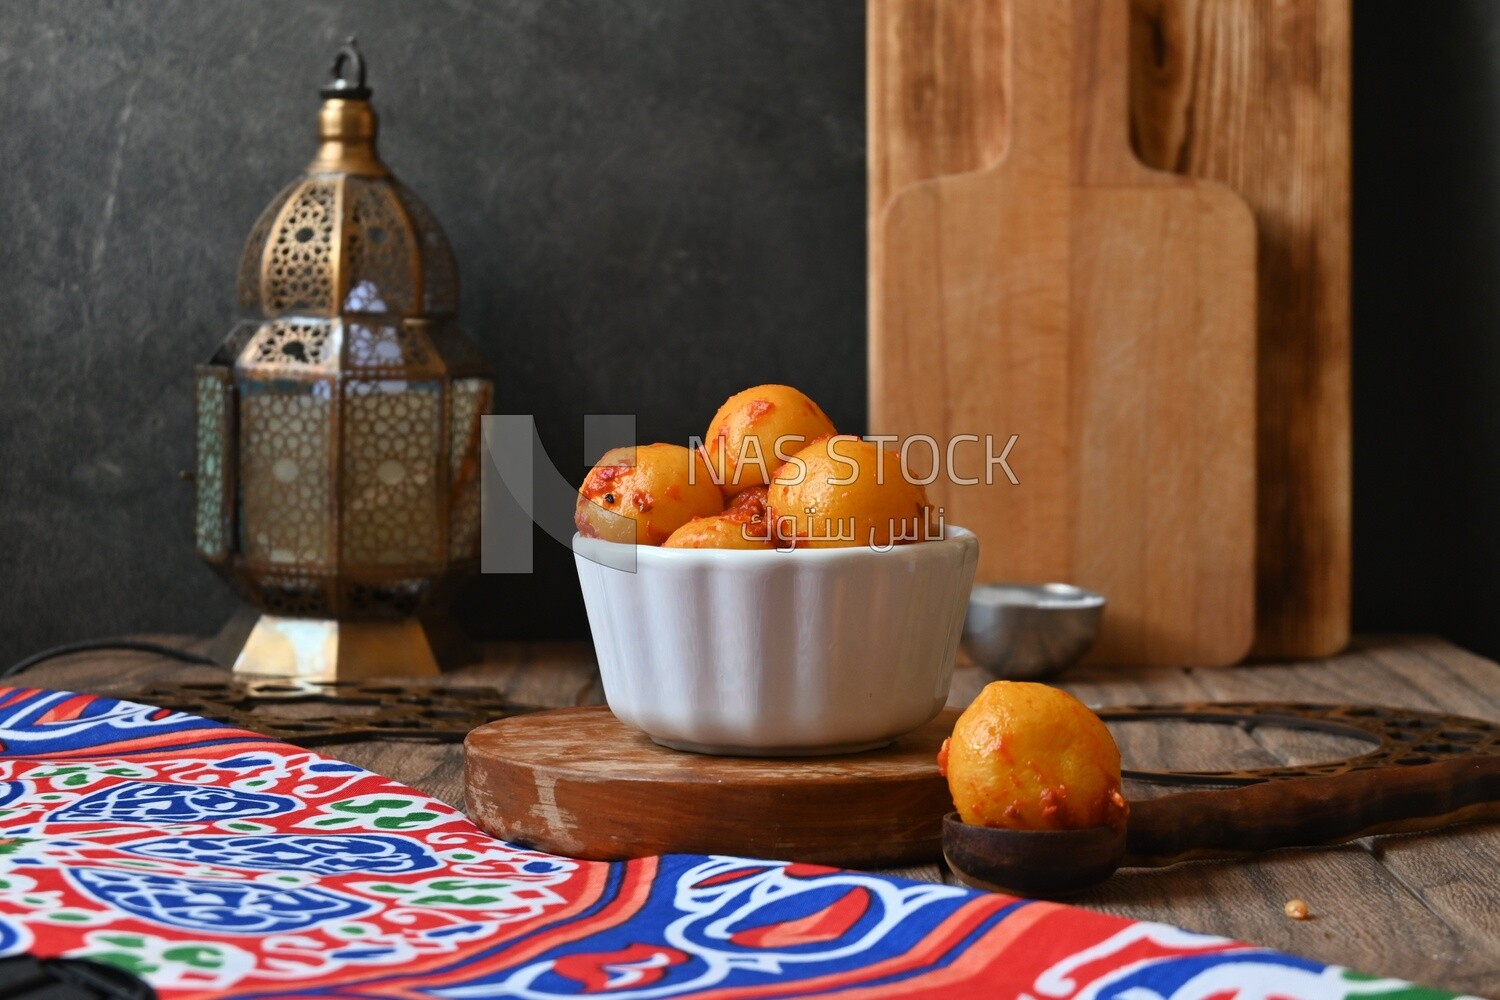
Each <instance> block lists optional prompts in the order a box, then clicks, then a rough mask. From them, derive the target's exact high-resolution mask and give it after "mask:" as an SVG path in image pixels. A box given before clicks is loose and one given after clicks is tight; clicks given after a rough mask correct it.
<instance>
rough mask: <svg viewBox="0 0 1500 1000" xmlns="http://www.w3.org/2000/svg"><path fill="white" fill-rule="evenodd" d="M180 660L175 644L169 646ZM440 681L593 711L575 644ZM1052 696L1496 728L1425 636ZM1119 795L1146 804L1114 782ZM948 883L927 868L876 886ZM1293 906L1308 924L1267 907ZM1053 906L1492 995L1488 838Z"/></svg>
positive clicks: (1493, 855) (1241, 864) (1499, 914)
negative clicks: (1343, 712)
mask: <svg viewBox="0 0 1500 1000" xmlns="http://www.w3.org/2000/svg"><path fill="white" fill-rule="evenodd" d="M179 641H181V642H182V643H183V644H184V645H193V644H194V643H193V642H192V641H190V640H179ZM24 676H25V682H26V683H27V684H28V685H34V686H38V687H51V688H62V689H68V690H75V691H87V692H94V693H99V694H120V693H123V692H128V691H130V690H132V689H134V688H137V687H139V686H141V685H143V684H145V683H148V682H161V681H191V680H212V679H221V678H222V677H223V674H222V672H221V671H218V670H216V669H215V668H211V667H197V666H189V665H185V664H179V663H175V662H172V661H167V660H163V659H161V658H158V657H153V656H149V655H144V654H134V653H115V652H111V653H87V654H79V655H75V656H72V657H69V658H66V659H59V660H55V661H51V662H48V663H45V664H42V665H40V666H38V667H36V668H34V669H33V670H31V671H30V672H28V673H27V674H26V675H24ZM987 679H988V678H987V677H985V676H984V675H983V674H981V673H980V672H979V671H978V670H976V669H974V668H973V667H969V666H964V665H961V666H960V668H959V669H958V671H957V672H956V674H955V679H954V684H953V694H952V698H951V703H952V704H955V705H964V704H967V703H968V701H969V700H970V699H971V698H972V697H973V696H974V695H975V693H976V692H977V691H978V690H979V689H980V688H981V687H982V686H983V685H984V683H985V681H986V680H987ZM444 683H447V684H454V683H459V684H474V685H482V686H489V687H494V688H497V689H499V690H500V691H501V692H503V693H504V694H506V695H508V696H509V697H512V698H514V699H516V700H517V701H522V702H528V703H532V704H542V705H557V706H564V705H581V704H593V703H597V702H599V701H601V700H602V698H603V691H602V689H601V687H600V685H599V680H598V674H597V670H596V667H595V664H594V660H593V653H592V650H591V649H590V647H588V646H587V645H584V644H563V643H559V644H537V645H519V644H517V645H504V644H503V645H495V646H492V647H488V648H487V650H486V659H485V662H484V663H482V664H476V665H474V666H470V667H465V668H462V669H460V670H457V671H455V672H453V673H450V674H448V675H447V676H446V677H445V678H444ZM1062 686H1063V687H1066V688H1067V689H1068V690H1070V691H1072V692H1073V693H1074V694H1076V695H1078V696H1079V697H1080V698H1082V699H1083V700H1084V701H1086V702H1088V703H1089V704H1090V705H1093V706H1096V707H1097V706H1102V705H1107V704H1132V703H1142V702H1168V701H1194V700H1238V699H1264V700H1278V701H1280V700H1297V701H1313V702H1359V703H1366V704H1386V705H1394V706H1405V707H1412V708H1420V709H1432V710H1441V711H1447V712H1455V713H1460V714H1464V715H1471V716H1476V717H1479V718H1483V719H1489V720H1500V665H1496V664H1495V663H1493V662H1491V661H1489V660H1486V659H1483V658H1481V657H1478V656H1475V655H1473V654H1471V653H1468V652H1465V651H1464V650H1461V649H1459V648H1458V647H1456V646H1453V645H1452V644H1450V643H1447V642H1444V641H1442V640H1440V639H1434V638H1427V637H1399V638H1380V639H1365V640H1360V641H1357V642H1356V643H1355V644H1354V646H1353V647H1352V648H1351V649H1350V650H1349V651H1348V652H1347V653H1345V654H1344V655H1342V656H1338V657H1335V658H1333V659H1331V660H1326V661H1321V662H1316V663H1291V664H1277V665H1261V666H1251V667H1240V668H1237V669H1232V670H1154V671H1129V672H1126V671H1118V670H1117V671H1111V670H1107V669H1102V668H1095V669H1090V670H1086V671H1079V672H1072V673H1069V674H1067V675H1065V676H1064V678H1063V681H1062ZM1112 728H1113V729H1114V730H1115V733H1116V737H1117V739H1118V740H1119V742H1120V747H1121V751H1122V753H1123V754H1124V757H1125V761H1126V763H1127V766H1132V767H1138V768H1163V767H1166V768H1172V767H1176V768H1189V767H1191V768H1218V769H1222V768H1231V767H1258V766H1266V765H1276V764H1293V763H1307V762H1310V761H1313V760H1316V759H1320V758H1321V759H1330V758H1337V757H1346V756H1349V755H1350V754H1351V753H1355V752H1360V751H1361V750H1362V749H1363V748H1364V744H1360V743H1357V742H1355V741H1352V740H1348V739H1345V738H1342V737H1332V736H1327V735H1322V734H1316V733H1307V732H1298V731H1291V730H1275V729H1269V728H1265V727H1262V728H1258V729H1256V730H1253V731H1248V732H1247V731H1245V730H1242V729H1239V728H1236V727H1231V726H1209V725H1194V724H1191V723H1166V724H1158V723H1152V724H1142V723H1134V724H1129V723H1127V724H1122V725H1116V726H1112ZM324 752H325V753H328V754H329V755H330V756H335V757H339V758H342V759H344V760H348V761H351V762H353V763H356V764H360V765H362V766H364V767H367V768H369V769H370V770H373V771H377V772H379V773H381V774H385V775H388V776H390V777H392V778H395V779H398V780H400V781H403V782H405V783H407V784H409V785H411V786H413V787H415V788H418V789H421V790H422V791H425V792H427V793H428V794H431V795H433V796H434V797H436V798H439V799H441V800H443V801H445V802H448V803H451V804H453V805H455V806H458V807H459V808H462V807H463V757H462V749H461V747H460V746H459V745H458V744H414V743H395V742H380V741H374V740H372V741H365V742H357V743H346V744H341V745H337V746H332V747H328V748H326V749H325V750H324ZM1127 792H1128V793H1129V794H1130V795H1131V796H1134V797H1139V796H1143V795H1149V794H1155V793H1156V792H1155V790H1153V789H1152V788H1151V787H1150V786H1135V785H1132V786H1131V787H1129V788H1128V789H1127ZM892 874H899V875H903V876H907V877H910V878H916V879H923V880H927V881H951V880H952V876H951V875H950V874H949V873H948V872H947V871H946V870H944V869H943V868H942V867H941V866H939V865H927V866H923V867H920V868H907V869H899V870H895V871H893V872H892ZM1294 898H1295V899H1303V900H1306V901H1307V903H1308V905H1309V907H1310V908H1311V910H1312V913H1313V918H1312V919H1311V920H1307V921H1294V920H1290V919H1288V918H1287V917H1286V916H1285V915H1284V914H1283V912H1282V907H1283V906H1284V904H1285V903H1286V902H1287V901H1288V900H1290V899H1294ZM1070 902H1073V903H1075V904H1077V905H1080V906H1085V907H1089V908H1092V909H1097V910H1102V911H1105V912H1108V913H1117V914H1121V915H1124V916H1128V917H1134V918H1137V919H1143V920H1159V921H1163V922H1166V923H1170V924H1175V925H1177V926H1180V927H1185V928H1187V929H1189V930H1194V931H1202V932H1207V933H1212V934H1222V935H1224V936H1227V937H1233V938H1239V939H1242V940H1245V941H1251V942H1254V943H1257V944H1262V945H1267V946H1270V947H1272V948H1277V949H1282V950H1285V951H1290V952H1294V953H1297V954H1302V955H1307V956H1310V957H1312V958H1316V959H1321V960H1323V961H1327V962H1335V963H1338V964H1341V965H1348V966H1352V967H1354V968H1357V969H1362V970H1364V971H1367V972H1374V973H1384V974H1388V975H1395V976H1401V977H1404V978H1407V979H1411V980H1414V981H1417V982H1420V983H1426V984H1428V985H1432V986H1439V987H1444V988H1447V989H1451V990H1455V991H1458V992H1466V993H1472V994H1478V995H1481V996H1496V997H1500V824H1480V825H1470V826H1463V827H1455V828H1452V829H1449V830H1447V831H1444V832H1441V833H1432V834H1413V835H1406V836H1391V837H1374V838H1367V839H1365V840H1360V841H1356V842H1353V843H1350V844H1345V845H1343V846H1340V847H1333V848H1322V849H1309V850H1291V851H1280V852H1276V853H1273V854H1269V855H1264V856H1262V857H1260V858H1257V859H1253V860H1248V861H1203V862H1195V863H1191V864H1183V865H1177V866H1175V867H1172V868H1166V869H1158V870H1146V869H1138V870H1134V871H1123V872H1120V873H1118V874H1117V875H1115V876H1114V877H1113V878H1112V879H1110V880H1109V882H1107V883H1106V884H1105V885H1103V886H1100V887H1098V888H1096V889H1093V890H1090V891H1088V892H1086V893H1084V894H1081V895H1079V896H1076V897H1073V898H1072V899H1071V900H1070Z"/></svg>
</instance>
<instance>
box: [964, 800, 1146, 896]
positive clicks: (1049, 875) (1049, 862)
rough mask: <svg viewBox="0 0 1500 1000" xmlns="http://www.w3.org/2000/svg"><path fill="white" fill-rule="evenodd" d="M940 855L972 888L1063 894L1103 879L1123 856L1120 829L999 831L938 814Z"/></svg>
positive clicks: (1015, 893)
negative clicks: (940, 821) (940, 823)
mask: <svg viewBox="0 0 1500 1000" xmlns="http://www.w3.org/2000/svg"><path fill="white" fill-rule="evenodd" d="M943 857H944V858H945V859H947V861H948V867H949V868H951V869H953V873H954V874H955V875H957V876H958V877H959V878H961V879H962V880H963V881H964V882H965V883H967V884H969V885H971V886H973V887H974V888H976V889H989V890H992V891H995V892H1004V893H1009V894H1010V895H1013V896H1030V897H1041V898H1047V897H1053V896H1066V895H1067V894H1069V893H1072V892H1077V891H1079V890H1080V889H1087V888H1088V887H1089V886H1091V885H1096V884H1098V883H1100V882H1103V881H1104V880H1105V879H1107V878H1109V877H1110V876H1111V875H1113V874H1114V872H1115V869H1116V868H1118V867H1120V862H1121V861H1122V860H1123V859H1124V857H1125V828H1124V827H1123V826H1122V827H1111V826H1095V827H1090V828H1088V829H1086V830H1000V829H994V828H992V827H987V826H974V825H972V824H969V823H965V822H964V821H963V820H961V819H959V818H958V813H956V812H951V813H949V814H948V815H946V816H944V817H943Z"/></svg>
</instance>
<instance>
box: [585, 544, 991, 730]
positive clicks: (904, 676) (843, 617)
mask: <svg viewBox="0 0 1500 1000" xmlns="http://www.w3.org/2000/svg"><path fill="white" fill-rule="evenodd" d="M573 552H574V560H575V562H576V563H577V565H578V579H579V582H580V583H581V584H582V586H583V600H584V604H585V606H586V607H587V609H588V616H589V628H590V629H591V630H592V631H593V633H594V647H595V650H596V651H597V652H598V655H599V672H600V675H601V676H602V678H603V681H604V696H605V698H606V700H607V701H608V702H609V707H610V708H611V709H613V710H614V713H615V715H617V716H618V717H619V718H620V719H621V720H622V721H623V722H626V723H628V724H630V725H633V726H636V727H638V728H640V729H642V730H644V731H645V732H646V734H647V735H648V736H650V737H651V738H652V739H653V740H655V741H656V742H657V743H661V744H663V745H665V746H669V747H675V748H677V749H680V750H696V751H699V752H701V753H715V754H740V755H748V756H793V755H804V754H807V755H810V754H831V753H852V752H854V751H856V750H868V749H871V748H873V747H878V746H884V745H885V744H887V743H889V742H890V741H892V740H894V739H895V738H896V737H898V736H900V735H902V734H903V733H907V732H910V731H911V730H913V729H915V728H917V727H918V726H920V725H922V724H923V723H925V722H927V721H928V720H930V719H932V718H933V717H934V716H936V715H937V713H938V712H939V711H941V710H942V708H943V704H944V702H945V701H946V700H947V698H948V683H949V681H950V679H951V678H952V674H953V658H954V655H955V654H956V653H957V650H958V641H959V636H960V634H961V633H962V631H963V623H964V613H965V610H966V609H967V607H968V602H969V589H970V587H971V586H972V584H973V582H974V567H975V564H976V562H977V561H978V558H979V540H978V539H977V538H975V537H974V534H973V533H972V532H970V531H966V530H965V529H963V528H957V527H949V528H948V529H947V533H946V535H945V536H944V538H943V539H942V540H941V541H932V542H922V543H920V544H915V545H901V546H897V547H896V548H894V549H891V550H890V551H887V552H877V551H874V550H872V549H870V548H868V547H865V546H858V547H854V548H843V549H798V550H795V551H791V552H777V551H740V550H727V549H664V548H655V547H651V546H639V547H637V546H627V545H621V544H619V543H617V542H606V541H602V540H600V539H597V538H584V537H582V536H581V535H574V536H573ZM632 559H633V562H634V565H633V571H632V569H631V562H632Z"/></svg>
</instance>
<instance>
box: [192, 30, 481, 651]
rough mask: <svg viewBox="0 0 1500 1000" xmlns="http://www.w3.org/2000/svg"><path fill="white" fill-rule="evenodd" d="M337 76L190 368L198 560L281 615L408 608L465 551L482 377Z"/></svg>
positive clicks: (435, 268)
mask: <svg viewBox="0 0 1500 1000" xmlns="http://www.w3.org/2000/svg"><path fill="white" fill-rule="evenodd" d="M350 65H352V66H354V67H355V68H356V69H357V71H358V72H359V74H360V79H359V80H358V82H357V83H356V82H353V81H350V80H346V79H343V78H342V77H340V79H338V80H336V81H335V83H334V84H332V85H330V86H329V87H327V88H325V89H324V96H325V100H324V102H323V107H322V109H321V111H320V113H319V116H318V139H319V143H320V144H319V147H318V151H317V155H316V156H315V158H314V159H313V162H312V163H311V164H310V165H309V167H308V170H307V172H306V173H305V174H304V175H303V176H302V177H300V178H298V179H297V180H295V181H293V182H292V183H291V184H289V185H288V186H287V187H285V188H284V189H282V191H281V192H280V193H279V194H277V195H276V197H275V198H274V199H273V200H272V202H271V204H270V205H269V206H267V208H266V210H265V211H264V212H263V213H262V214H261V216H260V218H259V219H258V220H257V221H256V223H255V225H254V227H253V228H252V229H251V231H250V236H249V239H248V240H247V242H246V245H245V252H244V255H243V257H242V258H241V262H240V268H239V275H238V302H239V309H240V312H241V314H242V317H243V318H242V319H241V320H240V322H238V323H237V324H236V325H235V327H234V328H233V330H232V331H231V333H230V335H229V337H228V338H226V340H225V341H224V342H223V344H221V345H220V347H219V349H218V350H217V351H216V352H215V353H214V355H213V357H212V358H211V359H210V361H209V362H208V363H207V364H205V365H202V366H200V367H199V369H198V380H197V410H198V467H197V476H196V481H197V488H198V503H197V507H196V532H195V535H196V539H197V548H198V553H199V555H200V556H201V557H202V558H203V559H204V560H206V561H207V562H208V563H209V564H210V565H212V566H214V567H215V568H216V569H217V570H219V571H220V572H221V573H222V574H223V575H224V576H226V577H227V578H228V579H230V580H231V581H232V582H233V583H234V584H235V585H236V586H237V588H238V589H239V591H240V592H241V594H242V595H243V596H244V597H245V598H246V599H247V600H249V601H250V602H252V603H253V604H255V605H256V606H257V607H259V608H261V609H262V610H263V611H266V612H269V613H272V614H275V615H278V616H281V617H283V618H284V617H288V616H290V617H299V616H300V617H316V618H326V619H334V620H338V621H355V620H392V619H397V618H401V617H404V616H409V615H411V614H413V613H414V612H416V611H417V610H419V609H421V608H422V606H423V605H424V604H425V603H426V602H427V601H429V600H430V599H431V598H432V597H433V595H434V594H440V593H442V592H444V591H445V590H446V589H448V588H447V587H446V584H449V583H451V582H452V581H453V580H454V579H456V578H459V577H462V576H464V575H466V574H468V573H471V572H473V571H474V569H475V568H476V567H477V560H478V522H479V494H478V470H479V448H480V444H481V441H480V435H479V417H480V415H481V414H483V413H485V412H487V411H488V409H489V406H490V403H491V400H492V396H493V388H492V382H491V376H490V372H489V369H488V367H487V366H486V364H485V363H484V360H483V359H482V358H481V357H480V355H479V353H478V352H477V351H476V350H475V349H474V347H473V345H472V344H471V343H469V342H468V340H467V338H465V337H464V336H463V334H462V333H461V332H460V331H459V330H458V329H457V326H456V324H455V321H454V316H455V314H456V312H457V310H458V272H457V268H456V266H455V264H454V260H453V253H452V250H451V249H450V248H449V246H448V241H447V239H446V238H445V237H444V235H443V232H442V228H441V227H440V226H439V225H438V223H437V220H436V219H435V218H434V217H433V215H432V212H431V211H430V210H428V208H427V207H426V206H425V205H423V204H422V202H421V201H420V200H419V199H418V198H417V196H416V195H415V194H414V193H413V192H412V191H411V189H409V188H408V187H406V186H405V185H404V184H402V183H400V182H399V181H397V180H396V179H395V178H394V177H393V176H391V174H390V171H389V169H387V168H386V166H385V164H384V163H382V162H381V160H380V157H379V155H378V153H377V152H376V149H375V138H376V133H377V121H376V116H375V112H374V110H373V109H372V108H371V106H370V102H369V99H368V97H369V90H368V88H367V87H365V86H364V83H363V60H362V59H361V58H359V57H358V55H357V52H355V50H353V49H352V48H351V47H346V49H345V50H344V51H343V52H342V53H341V57H340V61H339V63H338V64H337V65H336V68H335V74H336V75H339V74H343V73H345V72H346V68H347V66H350ZM339 655H342V654H339ZM418 659H419V660H420V659H422V658H421V657H418ZM236 667H237V669H240V670H249V671H253V670H255V669H257V665H256V664H255V663H251V662H245V661H244V656H243V655H241V657H240V661H239V662H237V664H236ZM433 669H434V667H433V663H432V657H431V656H428V657H426V660H425V661H424V662H413V664H412V670H413V671H414V672H417V673H425V672H431V671H432V670H433ZM338 672H339V671H338V666H337V664H336V663H333V662H330V663H329V667H328V676H329V677H333V676H337V675H338ZM304 675H305V672H304Z"/></svg>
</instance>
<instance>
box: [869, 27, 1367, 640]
mask: <svg viewBox="0 0 1500 1000" xmlns="http://www.w3.org/2000/svg"><path fill="white" fill-rule="evenodd" d="M1006 10H1007V3H1006V0H868V15H869V20H868V26H869V95H870V97H869V132H868V134H869V151H870V152H869V163H870V184H869V211H870V265H871V272H870V273H871V278H872V281H871V288H872V296H874V295H878V288H877V285H878V275H879V274H880V273H881V270H882V269H881V265H880V259H881V253H882V248H883V242H884V227H883V226H882V225H881V219H882V218H883V215H884V212H885V210H886V208H887V207H888V205H889V204H890V201H891V199H892V198H893V197H894V195H895V194H896V193H897V192H899V191H901V190H902V189H903V188H905V187H907V186H909V185H911V184H913V183H916V182H919V181H923V180H930V179H932V178H936V177H940V176H943V175H947V174H957V173H964V172H968V171H973V170H979V169H981V168H983V167H987V166H990V165H992V164H993V163H994V162H995V161H996V160H997V159H998V158H999V157H1000V155H1001V153H1002V152H1003V149H1004V146H1005V141H1006V140H1005V136H1006V128H1005V123H1006V116H1007V112H1008V95H1007V93H1006V81H1005V73H1004V72H1003V69H1004V67H1005V65H1006V60H1005V58H1004V55H1003V53H1004V52H1005V45H1006V41H1005V40H1006V31H1005V20H1006ZM1132 12H1133V17H1132V31H1131V36H1132V37H1131V49H1132V58H1131V70H1132V86H1131V99H1132V107H1131V121H1132V134H1133V137H1134V139H1135V147H1136V151H1137V152H1138V154H1139V155H1140V156H1141V158H1142V160H1144V162H1145V163H1147V164H1148V165H1150V166H1153V167H1156V168H1159V169H1162V170H1174V171H1178V172H1182V173H1187V174H1191V175H1194V176H1198V177H1204V178H1208V179H1213V180H1217V181H1220V182H1222V183H1225V184H1227V185H1228V186H1230V187H1231V188H1233V189H1234V190H1235V191H1236V193H1237V194H1239V195H1241V196H1242V197H1243V198H1244V199H1245V200H1246V201H1247V202H1248V203H1249V205H1250V206H1251V208H1252V210H1253V211H1254V212H1255V215H1256V220H1257V237H1258V244H1259V245H1258V251H1259V252H1258V268H1259V281H1258V302H1257V312H1258V316H1259V343H1258V352H1259V363H1258V395H1259V401H1258V406H1257V423H1258V432H1257V433H1258V441H1257V463H1258V475H1257V492H1258V501H1257V527H1256V551H1257V610H1256V616H1257V622H1256V639H1255V644H1254V653H1255V655H1257V656H1264V657H1313V656H1322V655H1327V654H1330V653H1333V652H1335V651H1337V650H1338V649H1339V648H1341V647H1342V646H1343V645H1344V644H1345V642H1346V641H1347V638H1348V633H1349V531H1350V521H1349V284H1348V282H1349V0H1275V2H1272V0H1211V2H1209V0H1133V3H1132ZM891 391H894V392H901V391H903V388H902V387H901V386H900V385H896V386H893V387H892V389H891ZM884 405H885V400H883V399H882V398H880V396H879V395H878V394H876V393H875V392H873V391H872V393H871V409H872V419H874V420H875V421H876V422H877V423H878V419H879V414H880V413H881V411H882V408H883V407H884Z"/></svg>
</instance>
